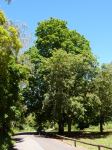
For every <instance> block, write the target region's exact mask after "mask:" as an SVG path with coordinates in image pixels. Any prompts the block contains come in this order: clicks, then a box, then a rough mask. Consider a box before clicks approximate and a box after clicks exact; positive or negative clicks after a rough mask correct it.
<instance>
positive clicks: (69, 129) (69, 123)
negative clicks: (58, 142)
mask: <svg viewBox="0 0 112 150" xmlns="http://www.w3.org/2000/svg"><path fill="white" fill-rule="evenodd" d="M71 125H72V120H71V118H70V117H68V133H69V134H70V133H71Z"/></svg>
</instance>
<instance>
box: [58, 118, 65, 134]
mask: <svg viewBox="0 0 112 150" xmlns="http://www.w3.org/2000/svg"><path fill="white" fill-rule="evenodd" d="M58 127H59V128H58V132H59V134H63V133H64V122H63V119H62V118H60V119H59V122H58Z"/></svg>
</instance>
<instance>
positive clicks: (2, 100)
mask: <svg viewBox="0 0 112 150" xmlns="http://www.w3.org/2000/svg"><path fill="white" fill-rule="evenodd" d="M20 48H21V42H20V40H19V34H18V31H17V30H16V29H15V28H14V27H13V26H10V25H9V24H8V21H7V19H6V17H5V16H4V14H3V12H2V11H0V90H1V91H0V112H1V115H0V141H2V142H3V143H0V145H2V144H5V145H8V143H10V142H8V141H10V136H9V133H10V132H11V126H12V121H13V120H15V118H16V117H17V116H18V118H19V114H20V102H19V99H20V96H19V82H20V79H21V75H20V72H19V68H18V63H17V55H18V52H19V49H20ZM2 139H4V140H2ZM7 142H8V143H7Z"/></svg>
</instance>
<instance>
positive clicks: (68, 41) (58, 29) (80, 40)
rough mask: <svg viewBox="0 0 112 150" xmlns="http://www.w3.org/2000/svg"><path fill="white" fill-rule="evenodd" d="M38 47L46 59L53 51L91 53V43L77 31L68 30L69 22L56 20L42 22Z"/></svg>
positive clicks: (37, 34) (38, 29) (39, 27)
mask: <svg viewBox="0 0 112 150" xmlns="http://www.w3.org/2000/svg"><path fill="white" fill-rule="evenodd" d="M36 36H37V40H36V47H37V48H38V50H39V53H40V54H41V55H42V56H44V57H50V56H51V55H52V51H53V50H55V49H56V50H60V49H61V48H62V49H63V50H65V51H67V52H72V53H75V54H80V53H83V52H85V51H86V52H87V51H88V52H90V50H91V49H90V46H89V42H88V41H87V40H86V39H85V38H84V36H81V35H80V34H79V33H77V32H76V31H74V30H73V31H72V30H69V29H68V28H67V22H65V21H63V20H59V19H55V18H50V19H49V20H45V21H42V22H40V23H39V24H38V27H37V29H36Z"/></svg>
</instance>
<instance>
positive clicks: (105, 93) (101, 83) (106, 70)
mask: <svg viewBox="0 0 112 150" xmlns="http://www.w3.org/2000/svg"><path fill="white" fill-rule="evenodd" d="M96 89H97V92H96V93H97V95H98V97H99V99H100V103H101V105H100V107H99V111H98V112H99V114H98V118H99V119H98V122H99V123H100V131H101V132H102V131H103V127H102V125H103V124H104V123H105V122H107V121H109V120H111V119H112V109H111V108H112V64H108V65H103V66H102V67H101V69H100V71H99V74H98V75H97V77H96Z"/></svg>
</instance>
